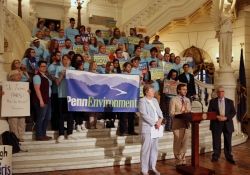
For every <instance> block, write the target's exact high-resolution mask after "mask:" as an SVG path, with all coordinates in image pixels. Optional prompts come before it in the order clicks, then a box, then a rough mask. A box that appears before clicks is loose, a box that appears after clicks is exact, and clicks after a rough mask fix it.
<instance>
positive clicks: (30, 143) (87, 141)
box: [21, 129, 211, 150]
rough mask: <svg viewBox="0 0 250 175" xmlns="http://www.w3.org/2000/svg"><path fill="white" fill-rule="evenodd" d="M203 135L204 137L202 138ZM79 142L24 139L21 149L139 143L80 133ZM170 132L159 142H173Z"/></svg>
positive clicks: (131, 138)
mask: <svg viewBox="0 0 250 175" xmlns="http://www.w3.org/2000/svg"><path fill="white" fill-rule="evenodd" d="M202 134H205V135H206V136H202ZM77 136H78V137H79V140H68V139H65V140H63V141H62V142H61V143H56V138H54V139H52V140H49V141H43V142H41V141H36V140H32V139H25V142H22V143H21V148H22V149H24V150H29V149H39V148H60V147H74V146H91V145H92V146H100V145H107V144H122V143H133V142H139V141H140V137H139V136H129V135H128V136H124V137H121V136H116V135H115V136H95V137H93V136H92V137H85V136H81V135H80V133H79V135H77ZM173 137H174V136H173V133H172V132H166V131H165V132H164V135H163V137H162V138H160V140H169V141H170V142H172V140H173ZM200 139H206V140H207V139H209V140H211V131H210V130H208V129H204V130H201V131H200Z"/></svg>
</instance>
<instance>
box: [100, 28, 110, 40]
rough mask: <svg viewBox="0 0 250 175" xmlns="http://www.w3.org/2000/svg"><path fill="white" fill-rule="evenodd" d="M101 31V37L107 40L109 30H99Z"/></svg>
mask: <svg viewBox="0 0 250 175" xmlns="http://www.w3.org/2000/svg"><path fill="white" fill-rule="evenodd" d="M101 32H102V38H103V39H104V40H109V37H110V36H109V35H110V33H109V31H108V30H101Z"/></svg>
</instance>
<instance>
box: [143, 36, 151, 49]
mask: <svg viewBox="0 0 250 175" xmlns="http://www.w3.org/2000/svg"><path fill="white" fill-rule="evenodd" d="M152 47H153V45H152V44H150V43H149V36H146V37H145V45H144V49H145V50H150V49H151V48H152Z"/></svg>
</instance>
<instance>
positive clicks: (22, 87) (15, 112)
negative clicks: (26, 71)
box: [1, 81, 30, 117]
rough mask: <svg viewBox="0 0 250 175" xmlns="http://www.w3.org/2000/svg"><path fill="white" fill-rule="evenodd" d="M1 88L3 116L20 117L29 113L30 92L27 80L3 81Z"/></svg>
mask: <svg viewBox="0 0 250 175" xmlns="http://www.w3.org/2000/svg"><path fill="white" fill-rule="evenodd" d="M2 90H3V92H4V95H3V96H2V111H1V114H2V116H3V117H21V116H29V115H30V93H28V90H29V83H28V82H12V81H4V82H3V87H2Z"/></svg>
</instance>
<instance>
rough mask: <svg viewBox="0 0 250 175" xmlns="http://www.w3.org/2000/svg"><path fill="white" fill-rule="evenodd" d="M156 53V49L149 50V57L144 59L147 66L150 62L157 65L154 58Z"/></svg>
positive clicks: (156, 60) (156, 59)
mask: <svg viewBox="0 0 250 175" xmlns="http://www.w3.org/2000/svg"><path fill="white" fill-rule="evenodd" d="M157 52H158V50H157V49H156V47H153V48H151V49H150V54H151V56H150V57H148V58H146V62H148V64H149V63H150V62H151V61H155V62H156V64H158V61H159V60H158V58H157V57H156V55H157Z"/></svg>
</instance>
